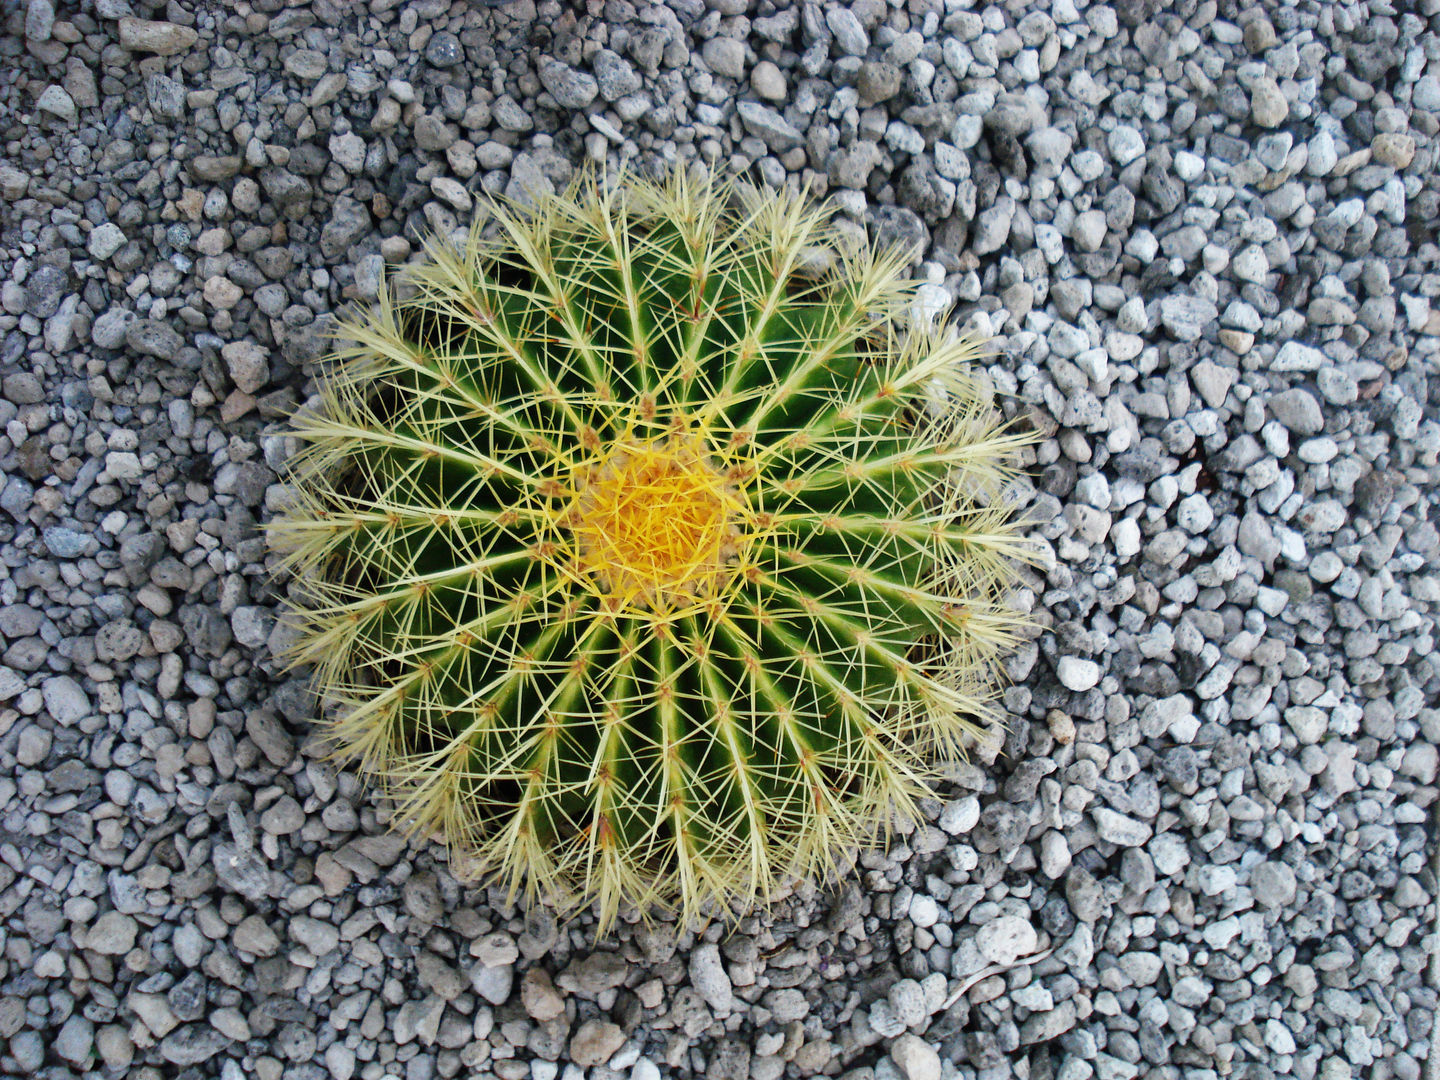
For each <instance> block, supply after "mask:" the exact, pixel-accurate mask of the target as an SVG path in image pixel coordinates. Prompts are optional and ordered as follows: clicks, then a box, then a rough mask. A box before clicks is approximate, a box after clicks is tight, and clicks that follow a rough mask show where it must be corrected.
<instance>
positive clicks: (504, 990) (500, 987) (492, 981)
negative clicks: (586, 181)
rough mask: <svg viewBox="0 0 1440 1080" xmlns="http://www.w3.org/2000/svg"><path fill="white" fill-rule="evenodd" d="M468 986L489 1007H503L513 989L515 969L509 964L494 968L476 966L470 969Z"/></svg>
mask: <svg viewBox="0 0 1440 1080" xmlns="http://www.w3.org/2000/svg"><path fill="white" fill-rule="evenodd" d="M470 985H471V986H472V987H473V988H474V990H475V992H476V993H477V994H479V995H480V996H481V997H482V998H484V999H485V1000H486V1001H488V1002H489V1003H490V1004H491V1005H504V1004H505V1002H507V1001H509V1000H510V991H511V990H512V989H514V987H515V969H514V967H512V966H511V965H509V964H500V965H497V966H495V967H486V966H485V965H484V964H476V965H475V966H474V967H473V968H471V969H470Z"/></svg>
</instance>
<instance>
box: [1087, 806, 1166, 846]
mask: <svg viewBox="0 0 1440 1080" xmlns="http://www.w3.org/2000/svg"><path fill="white" fill-rule="evenodd" d="M1090 815H1091V817H1093V818H1094V819H1095V833H1096V835H1098V836H1099V837H1100V839H1101V840H1104V841H1106V842H1107V843H1111V844H1115V845H1117V846H1119V847H1141V846H1143V845H1144V844H1145V843H1146V841H1148V840H1149V839H1150V837H1151V835H1152V830H1151V828H1150V826H1149V825H1146V824H1145V823H1144V822H1143V821H1136V820H1135V819H1134V818H1132V817H1126V816H1125V815H1124V814H1118V813H1116V812H1115V811H1114V810H1111V809H1109V808H1108V807H1104V806H1099V807H1096V808H1095V809H1094V810H1092V811H1091V812H1090Z"/></svg>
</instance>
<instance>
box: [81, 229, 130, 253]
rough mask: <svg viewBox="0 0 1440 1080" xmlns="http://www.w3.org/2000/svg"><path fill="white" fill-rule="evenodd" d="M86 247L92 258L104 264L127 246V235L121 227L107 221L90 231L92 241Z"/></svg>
mask: <svg viewBox="0 0 1440 1080" xmlns="http://www.w3.org/2000/svg"><path fill="white" fill-rule="evenodd" d="M86 246H87V247H88V248H89V251H90V256H91V258H94V259H99V260H100V261H101V262H104V261H105V260H106V259H108V258H110V256H111V255H114V254H115V252H117V251H119V250H120V249H121V248H122V247H124V246H125V234H124V233H123V232H121V231H120V226H119V225H116V224H115V223H114V222H110V221H106V222H103V223H102V224H99V225H96V226H95V228H94V229H92V230H91V231H90V240H89V242H88V243H87V245H86Z"/></svg>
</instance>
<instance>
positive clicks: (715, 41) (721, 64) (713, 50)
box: [700, 37, 745, 79]
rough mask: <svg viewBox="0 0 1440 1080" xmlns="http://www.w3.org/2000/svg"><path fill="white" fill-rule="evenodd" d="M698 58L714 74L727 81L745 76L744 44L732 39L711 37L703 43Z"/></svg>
mask: <svg viewBox="0 0 1440 1080" xmlns="http://www.w3.org/2000/svg"><path fill="white" fill-rule="evenodd" d="M700 56H701V58H702V59H704V61H705V66H706V67H708V68H709V69H710V70H711V71H712V72H713V73H714V74H716V75H720V76H723V77H724V78H727V79H739V78H742V77H743V76H744V75H745V43H744V42H743V41H738V40H736V39H735V38H732V37H713V38H711V39H710V40H709V41H707V42H705V45H704V47H703V48H702V49H701V50H700Z"/></svg>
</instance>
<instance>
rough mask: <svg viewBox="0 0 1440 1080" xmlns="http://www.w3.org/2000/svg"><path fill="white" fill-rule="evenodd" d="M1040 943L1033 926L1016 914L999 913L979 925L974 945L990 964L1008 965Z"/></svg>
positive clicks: (1026, 954)
mask: <svg viewBox="0 0 1440 1080" xmlns="http://www.w3.org/2000/svg"><path fill="white" fill-rule="evenodd" d="M1039 944H1040V938H1039V935H1038V934H1036V933H1035V927H1033V926H1031V925H1030V923H1029V922H1028V921H1027V920H1025V919H1022V918H1020V917H1019V916H1018V915H1001V916H1000V917H999V918H998V919H991V920H990V921H989V922H988V923H986V924H985V925H984V926H982V927H980V930H979V932H977V933H976V935H975V947H976V948H977V949H979V950H980V955H981V956H983V957H985V959H986V960H988V961H989V962H990V963H992V964H999V965H1000V966H1002V967H1010V966H1011V965H1012V964H1014V963H1015V961H1016V960H1018V959H1020V957H1022V956H1029V955H1030V954H1031V953H1033V952H1034V951H1035V950H1036V948H1037V947H1038V946H1039Z"/></svg>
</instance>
